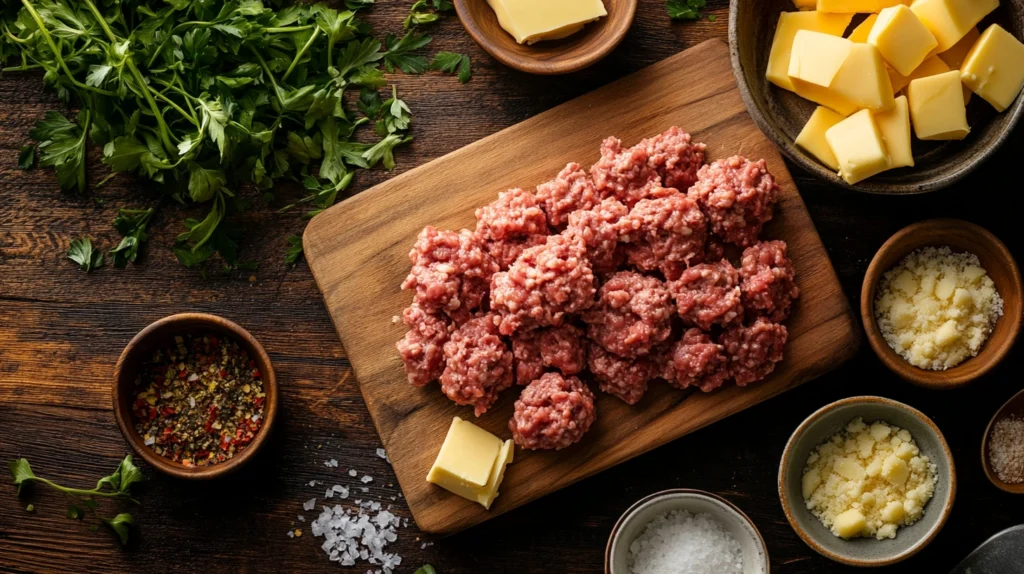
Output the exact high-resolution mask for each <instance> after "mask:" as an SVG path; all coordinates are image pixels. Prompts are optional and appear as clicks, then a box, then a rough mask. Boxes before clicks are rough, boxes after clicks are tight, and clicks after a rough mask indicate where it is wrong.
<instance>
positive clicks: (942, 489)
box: [778, 396, 957, 567]
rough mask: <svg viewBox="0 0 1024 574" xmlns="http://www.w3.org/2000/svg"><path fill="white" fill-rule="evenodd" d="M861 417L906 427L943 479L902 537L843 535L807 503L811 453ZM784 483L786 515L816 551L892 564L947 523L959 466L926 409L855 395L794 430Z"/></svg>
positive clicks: (857, 562) (865, 563)
mask: <svg viewBox="0 0 1024 574" xmlns="http://www.w3.org/2000/svg"><path fill="white" fill-rule="evenodd" d="M857 417H860V418H862V419H864V422H866V423H868V424H870V423H873V422H878V421H884V422H887V423H889V424H891V425H895V426H897V427H899V428H901V429H906V430H907V431H909V432H910V434H911V436H912V437H913V438H914V442H916V443H917V446H918V448H920V449H921V452H922V453H924V454H925V455H927V456H928V458H929V459H930V460H931V462H932V463H934V464H935V467H936V469H937V476H938V484H936V485H935V493H934V494H933V495H932V498H931V500H929V501H928V503H927V504H926V505H925V510H924V516H922V517H921V518H920V520H918V521H917V522H915V523H914V524H912V525H910V526H901V527H900V528H899V530H898V531H897V532H896V538H892V539H887V540H875V539H874V538H854V539H852V540H845V539H843V538H839V537H837V536H835V535H834V534H832V531H831V530H829V529H828V528H826V527H825V525H824V524H822V523H821V521H820V520H818V518H817V517H816V516H814V514H812V513H811V511H810V510H808V509H807V505H806V504H805V503H804V499H803V488H802V487H803V473H804V468H805V467H806V466H807V458H808V457H809V456H810V455H811V453H812V452H813V451H814V449H816V448H817V447H818V445H820V444H822V443H824V442H825V441H827V440H828V439H829V438H831V437H832V436H833V435H834V434H836V433H837V432H839V431H841V430H842V429H844V428H846V425H848V424H849V423H850V421H852V420H853V419H855V418H857ZM778 486H779V499H780V501H781V502H782V510H783V512H784V513H785V514H786V519H787V520H788V521H789V524H790V526H792V527H793V530H794V531H795V532H796V533H797V535H798V536H799V537H800V538H801V539H802V540H803V541H804V542H805V543H806V544H807V545H808V546H810V547H811V548H812V549H814V551H815V552H817V553H818V554H821V555H822V556H824V557H826V558H829V559H831V560H835V561H836V562H841V563H843V564H849V565H851V566H860V567H875V566H888V565H891V564H896V563H897V562H902V561H903V560H906V559H907V558H910V557H911V556H913V555H914V554H917V553H918V552H920V551H921V550H923V549H924V547H925V546H927V545H928V544H930V543H931V541H932V540H934V539H935V537H936V536H937V535H938V534H939V531H940V530H942V528H943V526H945V524H946V521H947V520H948V519H949V515H950V512H952V510H953V502H954V501H955V500H956V491H957V479H956V465H955V464H954V462H953V453H952V452H951V451H950V450H949V445H948V444H947V443H946V438H945V437H944V436H943V434H942V431H941V430H939V427H938V426H937V425H936V424H935V422H933V421H932V420H931V419H930V418H928V417H927V416H926V415H925V414H924V413H922V412H921V411H919V410H917V409H915V408H913V407H911V406H909V405H906V404H903V403H900V402H897V401H894V400H892V399H886V398H883V397H870V396H865V397H850V398H848V399H842V400H839V401H836V402H834V403H831V404H829V405H826V406H824V407H822V408H821V409H819V410H818V411H816V412H815V413H814V414H812V415H811V416H809V417H807V419H806V420H804V422H802V423H800V426H798V427H797V428H796V430H795V431H793V435H792V436H791V437H790V438H789V441H788V442H787V443H786V448H785V450H783V452H782V461H781V463H780V464H779V477H778Z"/></svg>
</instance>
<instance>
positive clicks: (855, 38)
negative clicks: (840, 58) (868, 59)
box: [846, 14, 878, 44]
mask: <svg viewBox="0 0 1024 574" xmlns="http://www.w3.org/2000/svg"><path fill="white" fill-rule="evenodd" d="M876 21H878V14H871V15H870V16H868V17H867V18H865V19H864V21H863V22H861V23H860V24H859V25H858V26H857V27H856V28H854V29H853V32H850V35H849V36H847V37H846V39H847V40H849V41H851V42H853V43H855V44H866V43H867V41H868V35H869V34H871V27H872V26H874V25H875V22H876Z"/></svg>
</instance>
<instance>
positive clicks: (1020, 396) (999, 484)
mask: <svg viewBox="0 0 1024 574" xmlns="http://www.w3.org/2000/svg"><path fill="white" fill-rule="evenodd" d="M1016 400H1024V389H1021V390H1020V391H1017V392H1016V393H1014V394H1013V396H1011V397H1010V398H1009V399H1007V401H1006V402H1005V403H1003V404H1002V405H1001V406H1000V407H999V408H998V409H997V410H996V412H995V414H994V415H992V418H991V419H989V421H988V424H987V425H986V426H985V434H984V435H983V436H982V437H981V468H982V470H984V471H985V477H986V478H988V480H989V482H991V483H992V485H993V486H995V487H996V488H998V489H999V490H1002V491H1003V492H1007V493H1010V494H1024V483H1020V484H1011V483H1008V482H1003V481H1002V480H1001V479H1000V478H999V477H998V476H996V475H995V471H993V470H992V465H991V464H990V463H989V459H988V456H987V455H988V438H989V436H990V435H991V434H992V427H994V426H995V424H996V423H997V422H999V421H1000V420H1002V418H1001V417H1000V416H999V415H1001V414H1003V411H1005V410H1006V408H1007V407H1009V406H1010V404H1011V403H1013V402H1014V401H1016ZM1021 528H1024V524H1022V525H1021Z"/></svg>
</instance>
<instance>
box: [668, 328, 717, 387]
mask: <svg viewBox="0 0 1024 574" xmlns="http://www.w3.org/2000/svg"><path fill="white" fill-rule="evenodd" d="M728 367H729V361H728V359H727V358H726V355H725V347H723V346H722V345H718V344H716V343H714V342H713V341H712V340H711V336H709V335H708V334H707V333H705V332H703V331H701V330H700V329H690V330H689V331H687V332H686V333H684V334H683V338H682V339H681V340H679V341H677V342H676V344H675V345H673V346H672V348H671V350H670V351H669V352H668V354H667V357H666V361H665V366H664V369H663V371H664V374H663V376H664V378H665V380H667V381H668V383H669V384H670V385H672V386H673V387H676V388H678V389H686V388H688V387H700V390H702V391H704V392H705V393H710V392H711V391H713V390H715V389H717V388H718V387H720V386H722V384H723V383H725V381H727V380H729V368H728Z"/></svg>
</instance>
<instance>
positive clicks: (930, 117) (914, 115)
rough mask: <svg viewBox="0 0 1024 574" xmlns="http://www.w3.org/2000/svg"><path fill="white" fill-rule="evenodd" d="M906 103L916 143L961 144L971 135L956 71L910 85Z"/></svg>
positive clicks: (921, 79)
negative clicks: (919, 141)
mask: <svg viewBox="0 0 1024 574" xmlns="http://www.w3.org/2000/svg"><path fill="white" fill-rule="evenodd" d="M907 101H908V102H909V104H910V118H911V120H912V121H913V124H914V133H916V134H917V137H918V139H922V140H962V139H964V138H965V137H967V134H968V133H970V131H971V128H970V126H968V125H967V107H966V105H965V104H964V92H963V86H962V84H961V83H960V72H958V71H956V70H952V71H949V72H945V73H943V74H937V75H935V76H928V77H927V78H919V79H917V80H914V81H912V82H910V85H909V86H907Z"/></svg>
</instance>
